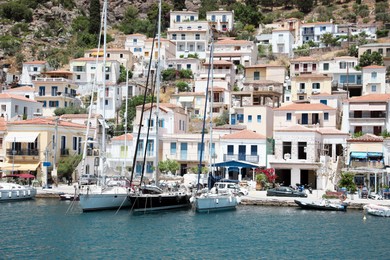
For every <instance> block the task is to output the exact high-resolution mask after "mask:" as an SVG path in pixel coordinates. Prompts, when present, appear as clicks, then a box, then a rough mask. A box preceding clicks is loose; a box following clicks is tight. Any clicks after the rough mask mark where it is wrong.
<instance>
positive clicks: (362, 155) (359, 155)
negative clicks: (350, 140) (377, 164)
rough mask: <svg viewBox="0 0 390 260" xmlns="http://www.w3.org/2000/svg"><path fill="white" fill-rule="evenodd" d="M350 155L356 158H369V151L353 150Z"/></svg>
mask: <svg viewBox="0 0 390 260" xmlns="http://www.w3.org/2000/svg"><path fill="white" fill-rule="evenodd" d="M350 157H351V158H356V159H365V158H367V153H366V152H351V154H350Z"/></svg>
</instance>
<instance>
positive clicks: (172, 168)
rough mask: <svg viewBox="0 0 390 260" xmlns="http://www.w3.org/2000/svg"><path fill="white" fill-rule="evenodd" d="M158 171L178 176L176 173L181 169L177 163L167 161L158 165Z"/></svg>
mask: <svg viewBox="0 0 390 260" xmlns="http://www.w3.org/2000/svg"><path fill="white" fill-rule="evenodd" d="M158 169H159V170H160V172H162V173H165V174H166V173H168V172H171V173H172V174H176V171H177V170H179V169H180V164H179V163H178V162H177V161H174V160H170V159H167V160H165V161H160V162H159V163H158Z"/></svg>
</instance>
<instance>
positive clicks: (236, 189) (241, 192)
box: [214, 182, 249, 196]
mask: <svg viewBox="0 0 390 260" xmlns="http://www.w3.org/2000/svg"><path fill="white" fill-rule="evenodd" d="M214 187H215V188H216V189H217V190H218V192H231V193H233V194H236V195H238V196H246V195H248V194H249V192H248V190H247V189H245V188H242V187H240V185H239V184H238V183H235V182H216V183H215V184H214Z"/></svg>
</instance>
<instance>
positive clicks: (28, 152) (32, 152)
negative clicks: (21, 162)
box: [6, 149, 39, 156]
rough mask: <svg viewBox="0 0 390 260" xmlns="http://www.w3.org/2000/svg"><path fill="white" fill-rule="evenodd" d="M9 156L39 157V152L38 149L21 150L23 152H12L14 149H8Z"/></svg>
mask: <svg viewBox="0 0 390 260" xmlns="http://www.w3.org/2000/svg"><path fill="white" fill-rule="evenodd" d="M6 153H7V156H13V155H15V156H20V155H23V156H26V155H27V156H37V155H39V150H38V149H21V150H12V149H7V152H6Z"/></svg>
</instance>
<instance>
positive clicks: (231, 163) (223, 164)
mask: <svg viewBox="0 0 390 260" xmlns="http://www.w3.org/2000/svg"><path fill="white" fill-rule="evenodd" d="M212 166H213V167H236V168H238V167H241V168H258V167H260V166H259V165H257V164H254V163H250V162H245V161H236V160H231V161H227V162H220V163H214V164H212Z"/></svg>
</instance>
